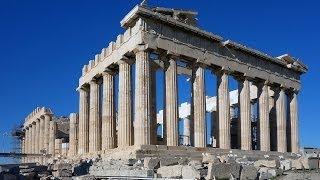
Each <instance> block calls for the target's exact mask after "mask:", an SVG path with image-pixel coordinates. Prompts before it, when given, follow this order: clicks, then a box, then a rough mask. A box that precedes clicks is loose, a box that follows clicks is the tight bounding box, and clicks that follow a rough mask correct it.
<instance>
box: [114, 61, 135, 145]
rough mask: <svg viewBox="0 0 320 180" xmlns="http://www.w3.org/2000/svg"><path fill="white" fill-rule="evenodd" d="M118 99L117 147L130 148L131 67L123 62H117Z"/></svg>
mask: <svg viewBox="0 0 320 180" xmlns="http://www.w3.org/2000/svg"><path fill="white" fill-rule="evenodd" d="M118 98H119V100H118V105H119V108H118V147H124V146H131V145H132V144H133V143H132V140H133V139H132V98H131V65H130V64H129V63H128V62H127V61H125V60H121V61H120V62H119V93H118Z"/></svg>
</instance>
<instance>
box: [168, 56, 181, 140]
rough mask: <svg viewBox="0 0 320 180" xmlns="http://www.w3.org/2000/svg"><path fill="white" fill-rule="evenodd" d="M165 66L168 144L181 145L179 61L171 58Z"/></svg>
mask: <svg viewBox="0 0 320 180" xmlns="http://www.w3.org/2000/svg"><path fill="white" fill-rule="evenodd" d="M165 63H166V65H165V66H166V67H165V87H166V89H165V98H166V99H165V108H166V111H165V112H166V114H165V116H166V131H167V136H166V137H167V145H168V146H178V145H179V133H178V128H179V123H178V85H177V63H176V61H175V60H174V59H172V58H169V60H168V62H165Z"/></svg>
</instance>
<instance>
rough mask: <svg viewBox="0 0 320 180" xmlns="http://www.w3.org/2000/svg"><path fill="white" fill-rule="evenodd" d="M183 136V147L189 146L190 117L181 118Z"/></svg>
mask: <svg viewBox="0 0 320 180" xmlns="http://www.w3.org/2000/svg"><path fill="white" fill-rule="evenodd" d="M183 136H184V137H183V145H187V146H189V145H191V142H190V136H191V131H190V116H188V117H185V118H183Z"/></svg>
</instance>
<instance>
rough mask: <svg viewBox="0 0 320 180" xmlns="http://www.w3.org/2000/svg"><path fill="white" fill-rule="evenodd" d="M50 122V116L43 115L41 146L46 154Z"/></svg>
mask: <svg viewBox="0 0 320 180" xmlns="http://www.w3.org/2000/svg"><path fill="white" fill-rule="evenodd" d="M50 121H51V115H49V114H45V115H44V137H43V141H44V142H43V145H44V147H43V148H44V149H46V152H47V153H48V150H49V136H50V133H49V131H50Z"/></svg>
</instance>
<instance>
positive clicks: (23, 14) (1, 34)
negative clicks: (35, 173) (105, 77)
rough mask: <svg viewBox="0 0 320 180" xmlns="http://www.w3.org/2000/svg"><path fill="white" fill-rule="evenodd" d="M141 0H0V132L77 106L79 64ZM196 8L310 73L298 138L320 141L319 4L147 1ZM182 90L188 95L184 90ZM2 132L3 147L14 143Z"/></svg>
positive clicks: (230, 32)
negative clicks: (35, 115) (47, 111)
mask: <svg viewBox="0 0 320 180" xmlns="http://www.w3.org/2000/svg"><path fill="white" fill-rule="evenodd" d="M137 3H139V1H136V0H118V1H107V0H104V1H103V0H97V1H80V0H77V1H76V0H68V1H66V0H46V1H42V0H29V1H23V0H0V67H1V70H0V77H1V88H0V133H1V136H2V134H3V133H4V132H8V131H10V130H11V129H12V127H13V126H14V124H18V123H19V122H20V121H21V120H22V119H23V118H24V117H25V116H26V115H27V114H28V113H29V112H31V111H32V110H33V109H34V108H35V107H37V106H48V107H52V109H53V111H54V112H55V114H56V115H68V114H69V113H70V112H77V111H78V94H77V92H76V91H75V89H76V87H77V84H78V78H79V77H80V73H81V68H82V66H83V65H84V64H86V63H87V62H88V61H89V60H90V59H92V58H93V57H94V55H95V54H96V53H99V52H100V50H101V49H102V48H103V47H106V46H107V45H108V43H109V42H110V41H112V40H115V39H116V36H117V35H118V34H119V33H121V32H122V31H123V29H121V27H120V24H119V22H120V20H121V19H122V18H123V17H124V15H125V14H126V13H127V12H128V11H129V10H131V8H132V7H134V6H135V5H136V4H137ZM150 4H151V5H157V6H165V7H176V8H187V9H193V10H196V11H198V12H199V16H198V19H199V25H200V27H201V28H203V29H205V30H207V31H210V32H213V33H215V34H218V35H220V36H222V37H223V38H225V39H232V40H234V41H237V42H240V43H243V44H246V45H248V46H250V47H253V48H256V49H259V50H261V51H263V52H265V53H267V54H270V55H272V56H278V55H281V54H285V53H289V54H291V55H292V56H295V57H297V58H299V59H300V60H302V61H303V62H304V63H305V64H307V65H308V67H309V72H308V73H307V74H305V75H304V76H303V77H302V82H303V85H302V91H301V94H300V96H299V108H300V129H301V131H300V132H301V143H302V145H303V146H317V147H320V140H319V137H320V131H319V127H320V119H319V113H318V109H319V108H318V105H319V102H320V98H319V94H318V92H319V88H320V86H319V85H317V84H318V83H319V82H320V76H319V72H320V61H319V60H318V58H319V56H318V53H319V52H320V46H319V42H320V35H319V32H320V21H319V19H320V11H319V8H320V3H319V2H317V1H289V0H284V1H281V2H280V1H276V0H268V1H208V0H207V1H205V0H197V1H191V0H188V1H186V0H174V1H164V0H150ZM182 94H184V95H181V96H186V94H185V91H183V92H182ZM9 144H10V143H9V142H8V140H7V139H6V138H3V136H2V137H0V145H1V148H0V151H1V150H2V149H4V148H5V149H6V148H8V147H9Z"/></svg>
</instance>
